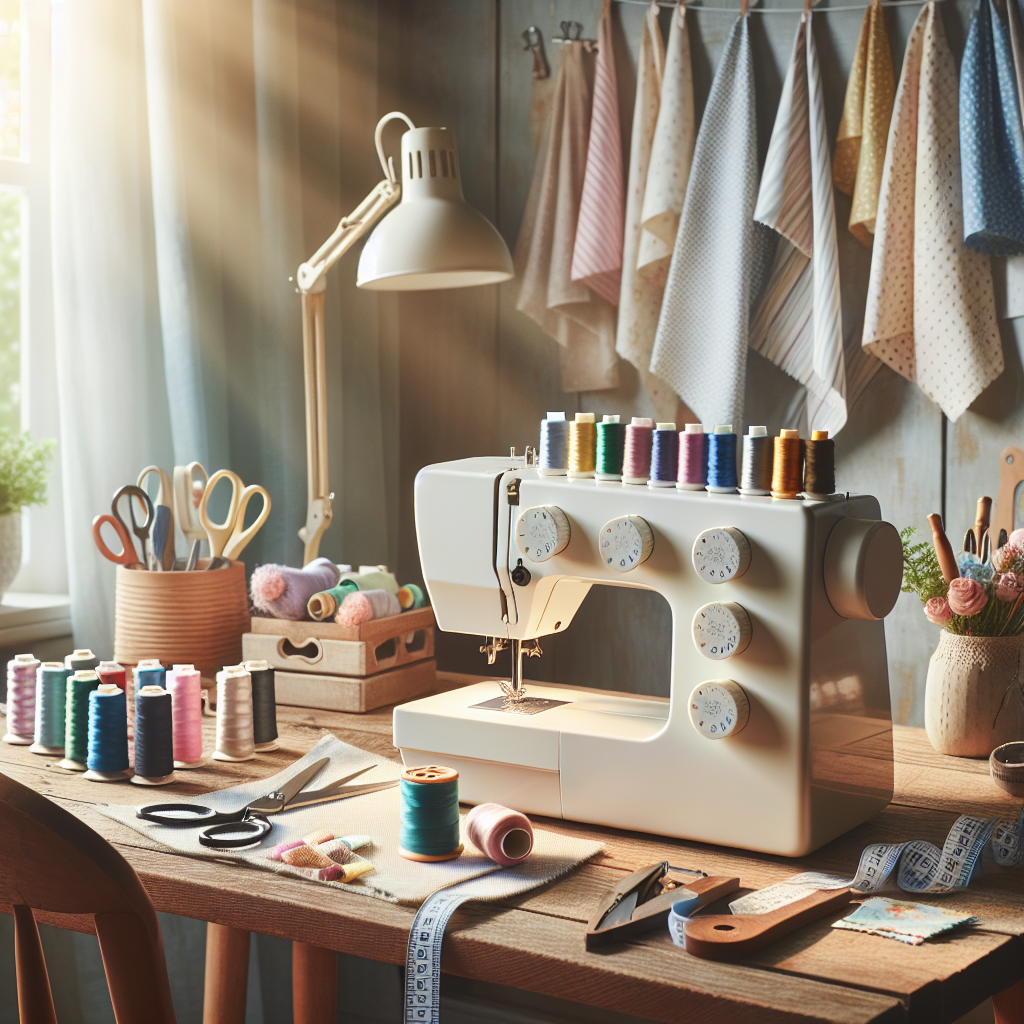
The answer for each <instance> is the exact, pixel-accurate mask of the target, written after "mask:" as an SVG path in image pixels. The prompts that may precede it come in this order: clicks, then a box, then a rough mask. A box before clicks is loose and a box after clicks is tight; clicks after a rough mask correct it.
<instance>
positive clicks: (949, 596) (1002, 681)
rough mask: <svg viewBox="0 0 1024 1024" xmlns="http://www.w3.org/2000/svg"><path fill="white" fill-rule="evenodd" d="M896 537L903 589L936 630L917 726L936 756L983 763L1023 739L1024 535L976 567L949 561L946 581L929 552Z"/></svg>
mask: <svg viewBox="0 0 1024 1024" xmlns="http://www.w3.org/2000/svg"><path fill="white" fill-rule="evenodd" d="M912 535H913V528H908V529H907V530H904V531H903V565H904V572H903V589H904V590H905V591H911V592H913V593H916V594H918V596H919V597H920V598H921V600H922V602H923V604H924V614H925V615H926V616H927V618H928V619H929V620H930V621H931V622H934V623H936V624H937V625H939V626H941V627H942V632H941V633H940V634H939V645H938V647H937V648H936V649H935V653H934V654H933V655H932V656H931V659H930V661H929V663H928V678H927V682H926V685H925V702H924V721H925V730H926V731H927V733H928V739H929V740H930V741H931V744H932V746H933V747H935V749H936V750H937V751H939V753H942V754H954V755H956V756H959V757H988V756H989V754H990V753H991V752H992V750H994V749H995V748H996V747H997V746H999V745H1000V744H1003V743H1008V742H1010V741H1012V740H1018V739H1022V738H1024V669H1022V664H1021V661H1022V653H1024V530H1017V531H1015V532H1014V533H1013V534H1011V535H1010V537H1009V539H1008V540H1007V543H1006V544H1005V545H1004V546H1003V547H1001V548H998V549H997V550H996V551H995V552H993V553H992V555H991V557H990V558H986V559H982V558H981V557H979V556H978V555H977V554H976V553H974V552H971V551H962V552H961V553H960V554H959V555H958V556H957V559H956V561H957V568H958V569H959V572H960V575H959V577H957V578H954V579H948V580H947V579H946V577H945V576H944V575H943V573H942V571H941V569H940V568H939V560H938V558H937V557H936V553H935V551H934V550H933V548H932V545H931V544H928V543H917V544H914V543H912Z"/></svg>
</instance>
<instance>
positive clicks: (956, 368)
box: [864, 2, 1003, 420]
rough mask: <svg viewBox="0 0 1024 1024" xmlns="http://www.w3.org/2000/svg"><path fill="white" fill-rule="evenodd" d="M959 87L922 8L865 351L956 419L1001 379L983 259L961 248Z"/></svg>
mask: <svg viewBox="0 0 1024 1024" xmlns="http://www.w3.org/2000/svg"><path fill="white" fill-rule="evenodd" d="M958 108H959V85H958V82H957V72H956V63H955V62H954V60H953V55H952V53H950V50H949V44H948V43H947V42H946V34H945V31H944V29H943V27H942V19H941V18H940V17H939V16H938V15H937V13H936V11H935V4H934V2H933V3H929V4H927V5H926V6H925V7H924V8H923V9H922V10H921V13H920V15H919V16H918V18H917V21H916V22H915V23H914V27H913V29H912V30H911V33H910V38H909V40H908V41H907V52H906V56H905V57H904V59H903V71H902V73H901V75H900V83H899V87H898V89H897V91H896V106H895V108H894V110H893V117H892V124H891V125H890V128H889V144H888V147H887V149H886V153H885V167H884V169H883V171H882V191H881V195H880V196H879V203H878V220H877V222H876V225H875V246H874V250H873V252H872V258H871V277H870V281H869V284H868V299H867V308H866V310H865V315H864V347H865V348H866V349H867V350H868V351H869V352H871V354H872V355H875V356H877V357H878V358H879V359H881V360H882V361H883V362H885V363H888V365H889V366H891V367H892V368H893V369H894V370H895V371H896V372H897V373H899V374H902V376H904V377H906V378H907V380H912V381H916V382H917V385H918V387H919V388H920V389H921V390H922V391H923V392H924V393H925V394H926V395H927V396H928V397H929V398H930V399H931V400H932V401H933V402H935V403H936V404H938V405H939V406H940V407H941V408H942V411H943V412H944V413H945V414H946V415H947V416H948V417H949V418H950V419H951V420H956V419H958V418H959V417H960V415H961V414H962V413H963V412H964V410H965V409H967V407H968V406H969V405H970V404H971V402H973V401H974V399H975V398H977V397H978V395H980V394H981V392H982V391H983V390H984V389H985V388H986V387H987V386H988V384H989V383H991V382H992V381H993V380H995V378H996V377H998V376H999V374H1000V373H1002V371H1003V348H1002V343H1001V341H1000V338H999V329H998V326H997V323H996V310H995V300H994V298H993V294H992V274H991V271H990V269H989V261H988V259H987V257H985V256H982V255H981V254H980V253H976V252H972V251H970V250H969V249H965V248H964V245H963V237H964V225H963V205H962V203H963V199H962V191H961V185H960V142H959V134H958V132H957V123H958V120H957V119H958Z"/></svg>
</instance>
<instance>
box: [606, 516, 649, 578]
mask: <svg viewBox="0 0 1024 1024" xmlns="http://www.w3.org/2000/svg"><path fill="white" fill-rule="evenodd" d="M598 548H599V550H600V553H601V561H602V562H603V563H604V564H605V565H606V566H608V568H610V569H614V570H615V571H616V572H629V570H630V569H635V568H636V567H637V566H638V565H639V564H640V563H641V562H646V561H647V559H648V558H649V557H650V555H651V552H652V551H653V550H654V532H653V531H652V530H651V526H650V524H649V523H648V522H647V520H646V519H641V518H640V516H620V517H619V518H618V519H612V520H609V521H608V522H607V523H605V524H604V526H602V527H601V536H600V537H599V538H598Z"/></svg>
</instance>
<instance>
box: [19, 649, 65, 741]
mask: <svg viewBox="0 0 1024 1024" xmlns="http://www.w3.org/2000/svg"><path fill="white" fill-rule="evenodd" d="M70 674H71V672H70V671H69V670H68V669H66V668H65V667H64V665H63V664H62V663H61V662H59V661H44V662H43V664H42V665H40V666H39V672H38V674H37V676H36V734H35V742H34V743H33V744H32V746H31V747H29V748H28V749H29V750H31V751H32V753H33V754H50V755H52V754H63V753H64V734H65V729H66V726H65V712H66V709H67V699H68V697H67V688H68V676H69V675H70Z"/></svg>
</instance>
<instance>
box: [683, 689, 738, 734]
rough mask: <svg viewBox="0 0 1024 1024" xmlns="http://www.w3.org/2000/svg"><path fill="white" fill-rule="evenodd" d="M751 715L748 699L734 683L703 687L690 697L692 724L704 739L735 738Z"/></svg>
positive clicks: (695, 690) (694, 691)
mask: <svg viewBox="0 0 1024 1024" xmlns="http://www.w3.org/2000/svg"><path fill="white" fill-rule="evenodd" d="M749 715H750V702H749V701H748V700H747V695H746V694H745V693H744V692H743V688H742V687H741V686H740V685H739V683H734V682H733V681H732V680H731V679H713V680H711V681H709V682H706V683H701V684H700V686H695V687H694V688H693V693H691V694H690V721H691V722H692V723H693V727H694V729H696V730H697V732H699V733H700V734H701V736H703V737H705V739H709V740H722V739H725V737H726V736H735V735H736V733H738V732H739V731H740V730H741V729H742V728H743V726H745V725H746V724H747V717H748V716H749Z"/></svg>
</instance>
